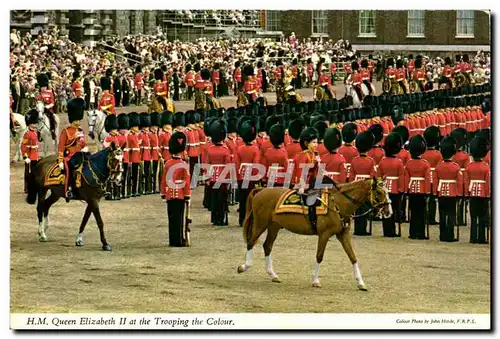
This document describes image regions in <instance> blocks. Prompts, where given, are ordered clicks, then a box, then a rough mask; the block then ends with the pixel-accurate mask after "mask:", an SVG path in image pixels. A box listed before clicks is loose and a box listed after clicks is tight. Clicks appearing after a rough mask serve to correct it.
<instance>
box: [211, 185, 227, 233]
mask: <svg viewBox="0 0 500 339" xmlns="http://www.w3.org/2000/svg"><path fill="white" fill-rule="evenodd" d="M211 186H212V187H211V199H210V200H211V201H210V204H211V205H210V211H211V222H212V224H214V225H215V226H227V225H228V220H227V219H228V212H229V207H228V201H227V200H228V192H229V186H228V184H221V185H220V186H219V187H218V188H214V186H213V183H211Z"/></svg>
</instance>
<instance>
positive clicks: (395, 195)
mask: <svg viewBox="0 0 500 339" xmlns="http://www.w3.org/2000/svg"><path fill="white" fill-rule="evenodd" d="M402 143H403V142H402V140H401V137H400V135H399V134H397V133H394V132H393V133H391V134H389V135H388V136H387V138H385V143H384V154H385V157H384V158H382V160H381V161H380V163H379V165H378V168H377V177H378V178H385V180H384V181H385V185H386V187H387V190H388V191H389V199H391V202H392V211H393V214H392V215H391V217H390V218H387V219H383V220H382V228H383V231H384V237H396V236H398V234H397V233H396V222H399V223H401V215H400V214H401V195H402V193H404V191H405V175H404V173H405V169H404V166H403V162H402V161H401V160H400V159H398V158H397V154H398V153H399V152H400V151H401V147H402ZM399 236H401V235H400V234H399Z"/></svg>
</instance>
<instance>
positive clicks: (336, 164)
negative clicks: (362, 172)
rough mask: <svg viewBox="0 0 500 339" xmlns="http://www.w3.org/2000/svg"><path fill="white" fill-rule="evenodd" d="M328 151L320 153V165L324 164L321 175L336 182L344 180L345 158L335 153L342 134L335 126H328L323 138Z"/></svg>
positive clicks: (340, 182)
mask: <svg viewBox="0 0 500 339" xmlns="http://www.w3.org/2000/svg"><path fill="white" fill-rule="evenodd" d="M323 144H324V145H325V147H326V149H327V150H328V153H326V154H323V155H320V158H321V165H323V166H324V172H323V175H324V176H325V177H328V178H330V179H332V180H333V181H335V182H336V183H338V184H343V183H345V182H346V166H345V164H346V160H345V158H344V157H343V156H342V155H341V154H339V153H337V149H338V148H339V147H340V145H341V144H342V136H341V134H340V131H339V130H338V129H337V128H328V129H327V130H326V132H325V136H324V139H323Z"/></svg>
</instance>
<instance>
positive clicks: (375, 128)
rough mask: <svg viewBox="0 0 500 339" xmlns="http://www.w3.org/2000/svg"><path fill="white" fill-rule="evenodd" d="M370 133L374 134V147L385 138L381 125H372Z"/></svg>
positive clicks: (369, 129)
mask: <svg viewBox="0 0 500 339" xmlns="http://www.w3.org/2000/svg"><path fill="white" fill-rule="evenodd" d="M368 132H371V133H372V134H373V137H374V139H373V146H375V145H376V144H378V143H379V142H380V141H382V138H383V137H384V128H383V127H382V125H380V124H375V125H371V126H370V127H369V128H368Z"/></svg>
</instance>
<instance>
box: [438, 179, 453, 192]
mask: <svg viewBox="0 0 500 339" xmlns="http://www.w3.org/2000/svg"><path fill="white" fill-rule="evenodd" d="M456 183H457V181H456V180H445V179H441V180H439V183H438V191H441V187H442V186H443V184H456Z"/></svg>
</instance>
